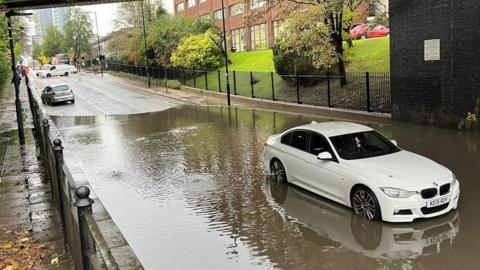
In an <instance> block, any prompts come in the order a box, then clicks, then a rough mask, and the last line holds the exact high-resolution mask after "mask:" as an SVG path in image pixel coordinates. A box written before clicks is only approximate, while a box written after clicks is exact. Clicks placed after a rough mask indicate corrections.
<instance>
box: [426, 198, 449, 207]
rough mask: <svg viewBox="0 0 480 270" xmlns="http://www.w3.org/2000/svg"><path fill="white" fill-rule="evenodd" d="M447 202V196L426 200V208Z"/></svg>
mask: <svg viewBox="0 0 480 270" xmlns="http://www.w3.org/2000/svg"><path fill="white" fill-rule="evenodd" d="M447 202H448V196H445V197H440V198H436V199H434V200H431V201H428V202H427V208H430V207H435V206H439V205H442V204H444V203H447Z"/></svg>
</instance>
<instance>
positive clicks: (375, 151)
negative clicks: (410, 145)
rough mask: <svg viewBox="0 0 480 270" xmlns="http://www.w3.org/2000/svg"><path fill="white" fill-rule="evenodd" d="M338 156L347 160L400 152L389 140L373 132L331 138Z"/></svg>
mask: <svg viewBox="0 0 480 270" xmlns="http://www.w3.org/2000/svg"><path fill="white" fill-rule="evenodd" d="M330 141H331V142H332V144H333V146H334V147H335V149H336V150H337V153H338V155H339V156H340V157H341V158H343V159H347V160H351V159H361V158H369V157H377V156H382V155H388V154H391V153H395V152H398V151H400V149H399V148H398V147H397V146H395V145H394V144H393V143H392V142H390V141H389V140H388V139H386V138H385V137H383V136H382V135H380V134H379V133H378V132H376V131H374V130H371V131H365V132H357V133H350V134H345V135H339V136H333V137H330Z"/></svg>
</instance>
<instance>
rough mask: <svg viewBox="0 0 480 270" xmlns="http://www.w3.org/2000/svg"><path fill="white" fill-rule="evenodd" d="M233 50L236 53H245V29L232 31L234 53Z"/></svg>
mask: <svg viewBox="0 0 480 270" xmlns="http://www.w3.org/2000/svg"><path fill="white" fill-rule="evenodd" d="M233 49H234V50H235V51H236V52H243V51H245V31H244V30H243V28H240V29H235V30H233V31H232V51H233Z"/></svg>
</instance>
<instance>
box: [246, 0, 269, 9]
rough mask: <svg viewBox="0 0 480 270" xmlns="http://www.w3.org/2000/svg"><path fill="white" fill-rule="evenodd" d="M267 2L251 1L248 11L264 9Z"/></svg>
mask: <svg viewBox="0 0 480 270" xmlns="http://www.w3.org/2000/svg"><path fill="white" fill-rule="evenodd" d="M266 3H267V1H265V0H251V1H250V9H256V8H261V7H264V6H265V4H266Z"/></svg>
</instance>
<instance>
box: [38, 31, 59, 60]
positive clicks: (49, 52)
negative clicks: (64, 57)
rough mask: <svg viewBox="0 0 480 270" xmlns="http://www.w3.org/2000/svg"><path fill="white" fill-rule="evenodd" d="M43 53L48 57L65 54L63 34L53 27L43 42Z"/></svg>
mask: <svg viewBox="0 0 480 270" xmlns="http://www.w3.org/2000/svg"><path fill="white" fill-rule="evenodd" d="M42 51H43V53H44V54H45V55H46V56H47V57H53V56H55V54H58V53H61V52H63V34H62V33H61V32H60V31H58V30H57V28H55V26H53V25H51V26H49V27H48V28H47V35H46V36H45V38H44V39H43V42H42Z"/></svg>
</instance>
